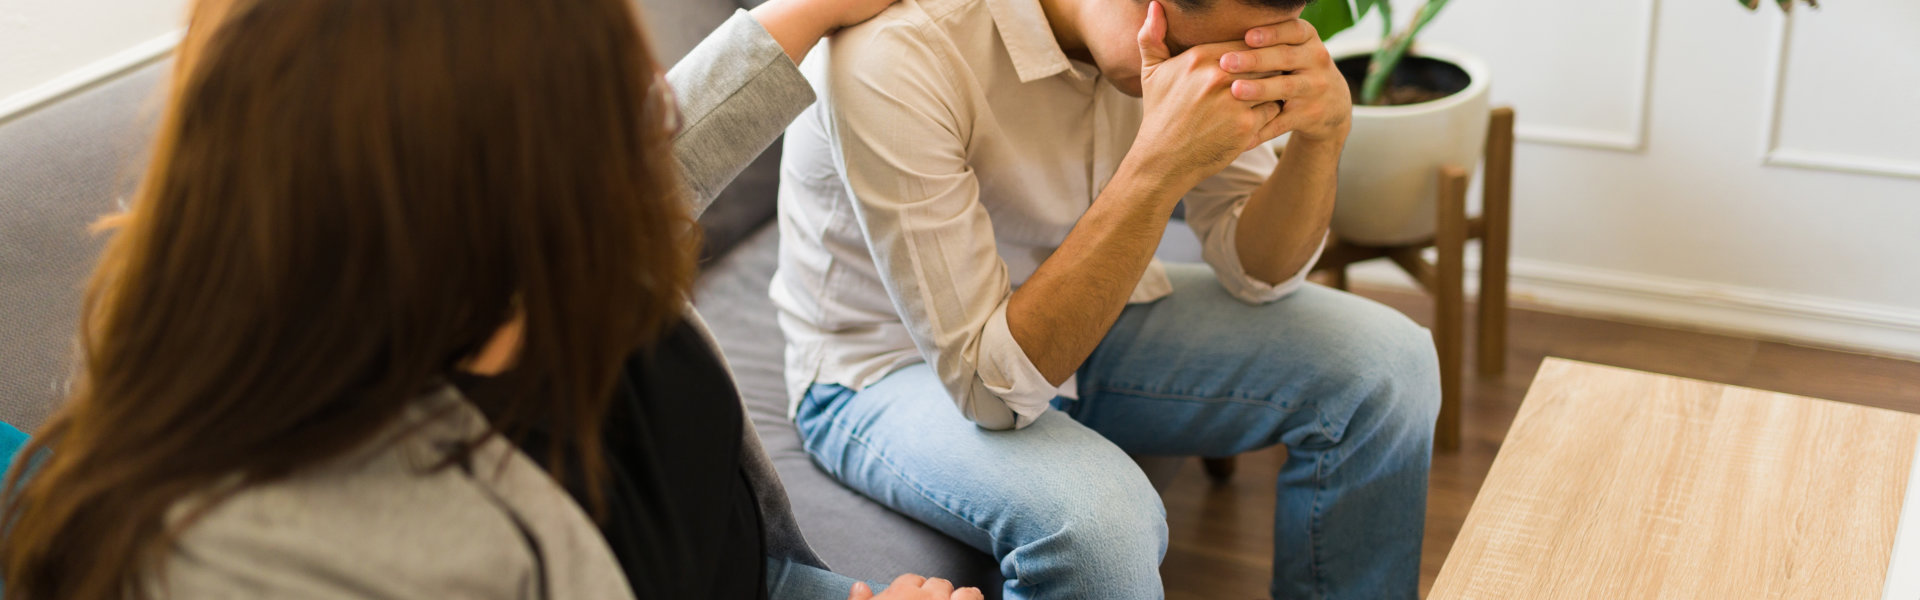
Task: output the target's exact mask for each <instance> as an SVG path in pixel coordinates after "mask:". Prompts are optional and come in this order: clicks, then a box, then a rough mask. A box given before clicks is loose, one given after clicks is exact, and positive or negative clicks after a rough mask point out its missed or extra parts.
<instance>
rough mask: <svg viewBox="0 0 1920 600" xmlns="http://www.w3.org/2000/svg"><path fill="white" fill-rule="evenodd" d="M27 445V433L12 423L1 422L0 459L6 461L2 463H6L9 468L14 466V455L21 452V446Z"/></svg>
mask: <svg viewBox="0 0 1920 600" xmlns="http://www.w3.org/2000/svg"><path fill="white" fill-rule="evenodd" d="M25 445H27V434H25V433H22V432H21V431H20V430H19V429H15V428H14V427H13V426H12V425H8V424H6V423H0V460H5V461H6V462H4V463H0V464H4V465H6V466H7V468H9V469H10V468H12V467H13V455H15V454H19V453H20V448H21V447H22V446H25Z"/></svg>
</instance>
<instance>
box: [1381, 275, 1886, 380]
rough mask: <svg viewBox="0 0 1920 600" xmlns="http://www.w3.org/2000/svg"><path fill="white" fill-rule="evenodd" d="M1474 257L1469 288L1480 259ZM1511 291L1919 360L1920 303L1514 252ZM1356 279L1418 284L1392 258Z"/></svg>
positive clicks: (1663, 321) (1534, 298) (1616, 312)
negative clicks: (1914, 306) (1906, 304)
mask: <svg viewBox="0 0 1920 600" xmlns="http://www.w3.org/2000/svg"><path fill="white" fill-rule="evenodd" d="M1474 258H1475V257H1472V256H1471V255H1470V256H1469V260H1468V264H1467V291H1468V293H1469V294H1474V293H1476V291H1477V290H1476V289H1475V288H1477V287H1478V285H1477V284H1478V282H1479V268H1478V264H1477V263H1478V261H1477V260H1474ZM1509 271H1510V278H1509V285H1510V286H1511V289H1510V291H1511V294H1512V298H1513V300H1514V301H1515V302H1516V303H1522V304H1530V305H1534V306H1538V307H1541V308H1546V309H1550V310H1552V311H1553V312H1557V313H1566V314H1578V315H1590V316H1597V317H1607V318H1616V319H1622V320H1630V321H1639V322H1647V323H1655V324H1660V325H1667V326H1673V327H1679V328H1683V329H1692V330H1702V331H1711V332H1722V333H1729V334H1734V335H1740V336H1747V337H1756V338H1761V339H1770V340H1777V341H1784V342H1790V343H1803V344H1809V345H1815V346H1822V347H1830V348H1842V349H1849V350H1855V351H1860V352H1866V353H1871V354H1877V355H1882V356H1891V357H1897V358H1905V359H1910V360H1920V310H1915V309H1910V308H1903V307H1893V306H1884V305H1877V304H1867V303H1860V302H1852V301H1846V300H1839V299H1834V298H1826V297H1819V296H1808V295H1802V294H1791V293H1783V292H1777V291H1773V290H1763V289H1755V288H1746V287H1738V286H1729V285H1722V284H1715V283H1705V282H1699V281H1692V280H1686V279H1676V278H1670V277H1658V276H1652V275H1645V274H1640V273H1627V272H1621V271H1612V270H1606V269H1595V268H1591V267H1583V266H1577V265H1567V264H1559V263H1552V262H1546V261H1539V260H1526V259H1521V258H1514V259H1513V262H1512V263H1511V264H1510V265H1509ZM1350 276H1351V277H1352V279H1353V281H1355V282H1359V283H1364V284H1371V285H1379V286H1384V287H1393V288H1400V289H1408V290H1414V289H1419V288H1417V287H1416V285H1415V284H1414V283H1413V281H1412V280H1411V279H1408V278H1407V276H1406V274H1405V273H1402V272H1400V271H1399V269H1398V268H1397V267H1395V266H1393V265H1392V264H1390V263H1387V262H1385V261H1373V262H1371V263H1367V264H1363V265H1356V266H1355V267H1354V268H1353V270H1352V271H1351V273H1350Z"/></svg>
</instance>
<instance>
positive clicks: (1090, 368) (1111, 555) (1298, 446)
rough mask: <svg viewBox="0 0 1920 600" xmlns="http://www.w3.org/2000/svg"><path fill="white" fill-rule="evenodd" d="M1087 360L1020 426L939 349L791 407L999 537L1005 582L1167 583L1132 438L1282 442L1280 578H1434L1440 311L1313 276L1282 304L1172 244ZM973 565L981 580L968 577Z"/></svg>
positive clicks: (1357, 591)
mask: <svg viewBox="0 0 1920 600" xmlns="http://www.w3.org/2000/svg"><path fill="white" fill-rule="evenodd" d="M1169 275H1170V276H1171V277H1172V279H1173V283H1174V289H1175V291H1174V293H1173V295H1171V296H1168V297H1166V298H1164V299H1161V300H1160V301H1158V302H1155V303H1152V304H1142V305H1134V306H1129V307H1127V308H1126V310H1125V311H1123V312H1122V313H1121V315H1120V318H1119V320H1118V322H1116V323H1115V324H1114V326H1113V328H1112V329H1111V330H1110V331H1109V332H1108V333H1107V336H1106V338H1105V339H1104V340H1103V341H1102V342H1101V343H1100V346H1099V347H1098V348H1097V349H1096V350H1095V351H1094V353H1093V355H1092V356H1091V357H1089V358H1088V359H1087V362H1086V364H1084V365H1082V366H1081V368H1080V371H1079V373H1078V375H1079V390H1078V391H1079V396H1080V398H1079V399H1078V400H1070V399H1066V398H1060V399H1056V400H1055V402H1054V406H1055V408H1057V409H1058V410H1051V411H1047V412H1046V413H1044V414H1042V415H1041V416H1040V418H1039V419H1038V420H1036V421H1035V422H1034V423H1033V424H1032V425H1031V426H1029V427H1027V428H1026V429H1021V430H1017V431H988V430H985V429H980V428H978V427H975V426H974V425H973V424H972V423H969V422H967V421H966V420H965V419H964V418H962V417H961V415H960V413H959V411H958V410H957V409H955V408H954V406H953V404H952V402H951V401H949V400H948V398H947V394H946V392H945V389H944V388H943V387H941V385H940V381H939V379H938V378H937V377H936V376H935V375H934V373H933V371H932V369H931V368H929V367H927V366H926V365H924V364H921V365H915V366H912V367H907V368H904V369H901V370H899V371H896V372H894V373H892V374H890V375H888V376H887V377H886V378H885V379H882V380H881V381H880V382H879V383H876V384H874V385H872V386H869V387H867V388H866V389H864V390H859V391H855V390H851V389H848V388H845V387H842V386H838V385H830V384H821V385H814V386H813V387H812V388H811V389H810V390H809V391H808V393H807V395H806V397H805V399H803V400H802V402H801V404H800V408H799V413H798V415H797V416H796V424H797V425H798V427H799V430H800V433H801V436H802V438H803V439H804V440H805V445H806V449H807V452H808V453H810V454H811V455H812V456H813V459H814V461H815V462H817V463H818V464H819V465H820V466H821V467H822V468H824V469H826V470H827V471H828V472H829V473H832V474H833V475H834V476H835V477H837V478H839V479H840V481H842V482H844V483H846V484H847V485H849V486H851V487H853V488H854V489H856V490H859V491H860V492H861V493H863V494H865V495H867V496H868V497H870V498H873V499H875V500H877V501H879V502H881V503H883V504H886V505H887V506H890V507H892V508H893V509H894V510H898V511H900V512H902V513H905V514H907V515H909V516H912V517H914V518H916V519H918V520H920V521H921V522H923V523H926V524H928V525H930V526H932V527H934V528H936V529H939V530H941V531H943V532H945V533H947V534H948V535H951V536H953V537H955V538H957V539H959V540H961V541H964V542H966V543H968V544H971V545H972V546H973V547H975V548H979V549H980V550H981V551H984V552H989V553H992V554H993V556H994V558H995V559H997V560H998V561H999V563H1000V570H1001V573H1002V574H1003V575H1004V576H1005V577H1006V579H1007V583H1006V588H1005V592H1006V597H1007V598H1009V599H1019V598H1035V599H1053V598H1114V599H1120V598H1160V597H1163V596H1164V595H1165V592H1164V590H1163V588H1162V586H1161V582H1160V573H1159V564H1160V559H1161V558H1162V557H1163V556H1164V555H1165V553H1166V547H1167V526H1166V511H1165V509H1164V507H1162V506H1161V504H1160V497H1159V495H1158V494H1156V493H1155V492H1154V490H1153V488H1152V487H1151V486H1150V485H1149V484H1148V483H1147V478H1146V476H1145V475H1144V474H1142V473H1141V472H1140V469H1139V467H1138V466H1137V465H1135V464H1134V463H1133V461H1132V460H1131V459H1130V458H1129V457H1128V456H1127V455H1128V454H1129V453H1133V454H1146V455H1203V456H1229V455H1233V454H1238V453H1241V452H1246V451H1250V450H1257V449H1260V448H1265V447H1269V446H1272V445H1274V444H1285V445H1286V446H1287V449H1288V458H1287V461H1286V464H1285V466H1283V467H1282V468H1281V470H1280V483H1279V506H1278V507H1276V514H1275V519H1274V521H1275V527H1274V529H1275V530H1274V561H1273V581H1272V588H1271V590H1270V592H1271V593H1272V594H1273V596H1274V597H1275V598H1367V599H1378V598H1396V599H1397V598H1406V599H1412V598H1415V597H1417V595H1418V590H1419V580H1420V541H1421V534H1422V529H1423V526H1424V522H1425V512H1426V495H1427V470H1428V466H1429V462H1430V460H1431V458H1432V439H1433V427H1434V420H1435V417H1436V415H1437V413H1438V412H1439V406H1440V391H1439V378H1440V377H1439V364H1438V363H1439V361H1438V359H1437V358H1436V357H1435V355H1434V348H1433V341H1432V338H1431V336H1430V335H1429V334H1428V333H1427V331H1426V330H1425V329H1422V328H1421V327H1420V326H1418V325H1416V324H1414V323H1413V322H1412V321H1410V320H1408V319H1407V318H1406V317H1405V316H1403V315H1401V314H1400V313H1398V312H1396V311H1394V310H1392V309H1390V308H1387V307H1385V306H1382V305H1380V304H1377V303H1374V302H1372V301H1369V300H1366V299H1363V298H1360V297H1358V296H1354V295H1352V294H1347V293H1344V292H1339V291H1335V290H1331V289H1327V288H1324V287H1319V286H1307V287H1306V288H1304V289H1302V290H1300V291H1299V292H1297V293H1295V294H1293V295H1291V296H1288V297H1287V298H1285V299H1282V300H1280V301H1278V302H1274V303H1271V304H1266V305H1261V306H1252V305H1248V304H1245V303H1243V302H1240V301H1238V300H1236V299H1234V298H1232V297H1231V296H1228V295H1227V293H1226V291H1225V290H1223V289H1222V288H1221V287H1220V285H1219V284H1218V283H1217V282H1216V281H1215V280H1214V277H1213V273H1212V271H1210V270H1208V269H1207V268H1206V267H1204V266H1197V265H1169ZM959 583H960V584H962V585H965V584H967V582H959Z"/></svg>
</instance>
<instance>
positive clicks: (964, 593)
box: [947, 588, 987, 600]
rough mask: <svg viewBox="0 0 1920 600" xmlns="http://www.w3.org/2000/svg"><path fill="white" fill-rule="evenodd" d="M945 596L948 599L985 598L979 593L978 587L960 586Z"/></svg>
mask: <svg viewBox="0 0 1920 600" xmlns="http://www.w3.org/2000/svg"><path fill="white" fill-rule="evenodd" d="M947 598H948V600H987V597H986V596H984V595H981V594H980V588H960V589H957V590H954V591H953V595H951V596H948V597H947Z"/></svg>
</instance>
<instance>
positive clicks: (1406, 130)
mask: <svg viewBox="0 0 1920 600" xmlns="http://www.w3.org/2000/svg"><path fill="white" fill-rule="evenodd" d="M1446 5H1447V0H1426V2H1425V3H1424V4H1423V5H1422V6H1421V7H1420V9H1419V10H1418V11H1417V12H1415V13H1414V15H1413V17H1412V18H1411V19H1410V20H1408V21H1407V23H1406V24H1405V27H1404V28H1403V29H1399V30H1397V31H1396V26H1397V23H1396V21H1395V19H1394V10H1393V5H1392V4H1389V3H1388V2H1386V1H1385V0H1316V1H1315V2H1314V3H1312V4H1309V5H1307V8H1306V12H1304V13H1303V14H1302V16H1303V18H1305V19H1306V20H1307V21H1308V22H1310V23H1313V25H1314V28H1315V29H1317V30H1319V32H1320V35H1321V37H1322V38H1325V39H1327V40H1330V41H1329V42H1328V44H1327V50H1328V51H1329V52H1331V53H1332V54H1333V58H1334V63H1335V64H1336V65H1337V66H1338V67H1339V68H1340V71H1341V73H1343V74H1345V75H1346V77H1347V85H1348V87H1350V88H1351V89H1352V90H1353V104H1354V106H1353V129H1352V132H1351V133H1350V134H1348V136H1347V148H1346V153H1345V154H1344V155H1343V156H1342V158H1341V161H1340V201H1339V202H1338V203H1337V204H1335V205H1334V212H1333V231H1334V234H1335V235H1336V236H1338V237H1339V239H1341V240H1342V241H1346V242H1350V243H1355V244H1362V245H1375V246H1394V245H1402V244H1408V243H1413V242H1417V241H1420V240H1423V239H1428V238H1430V237H1432V236H1433V232H1434V223H1435V217H1436V215H1435V210H1434V203H1435V202H1436V196H1435V195H1436V193H1437V192H1438V187H1439V183H1438V173H1439V169H1440V167H1441V166H1443V165H1449V164H1451V165H1459V166H1461V167H1463V168H1467V169H1472V168H1474V167H1475V166H1476V165H1478V164H1479V162H1480V155H1481V153H1482V151H1483V149H1484V146H1485V144H1486V138H1487V118H1488V112H1487V111H1488V108H1489V106H1488V103H1489V100H1488V92H1489V90H1490V89H1491V83H1492V81H1491V72H1490V70H1489V69H1488V68H1487V65H1486V63H1485V62H1484V61H1481V60H1480V59H1478V58H1476V57H1474V56H1472V55H1470V54H1467V53H1464V52H1460V51H1457V50H1454V49H1451V48H1447V47H1444V46H1439V45H1435V44H1418V45H1416V44H1415V40H1416V39H1417V38H1418V36H1419V35H1420V31H1421V30H1422V29H1424V28H1426V26H1427V24H1428V23H1431V22H1433V19H1434V18H1435V17H1437V16H1439V14H1440V11H1441V10H1442V9H1444V8H1446ZM1374 10H1377V11H1379V13H1380V16H1381V17H1382V18H1381V22H1382V23H1383V27H1382V29H1383V31H1382V35H1381V37H1380V38H1379V39H1361V38H1353V37H1347V38H1342V39H1338V40H1336V39H1335V37H1334V36H1335V35H1336V34H1339V33H1340V32H1341V31H1345V30H1346V29H1348V28H1350V27H1353V25H1354V24H1355V23H1357V22H1359V21H1360V19H1361V18H1362V17H1365V16H1366V14H1367V13H1368V12H1369V11H1374Z"/></svg>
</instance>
